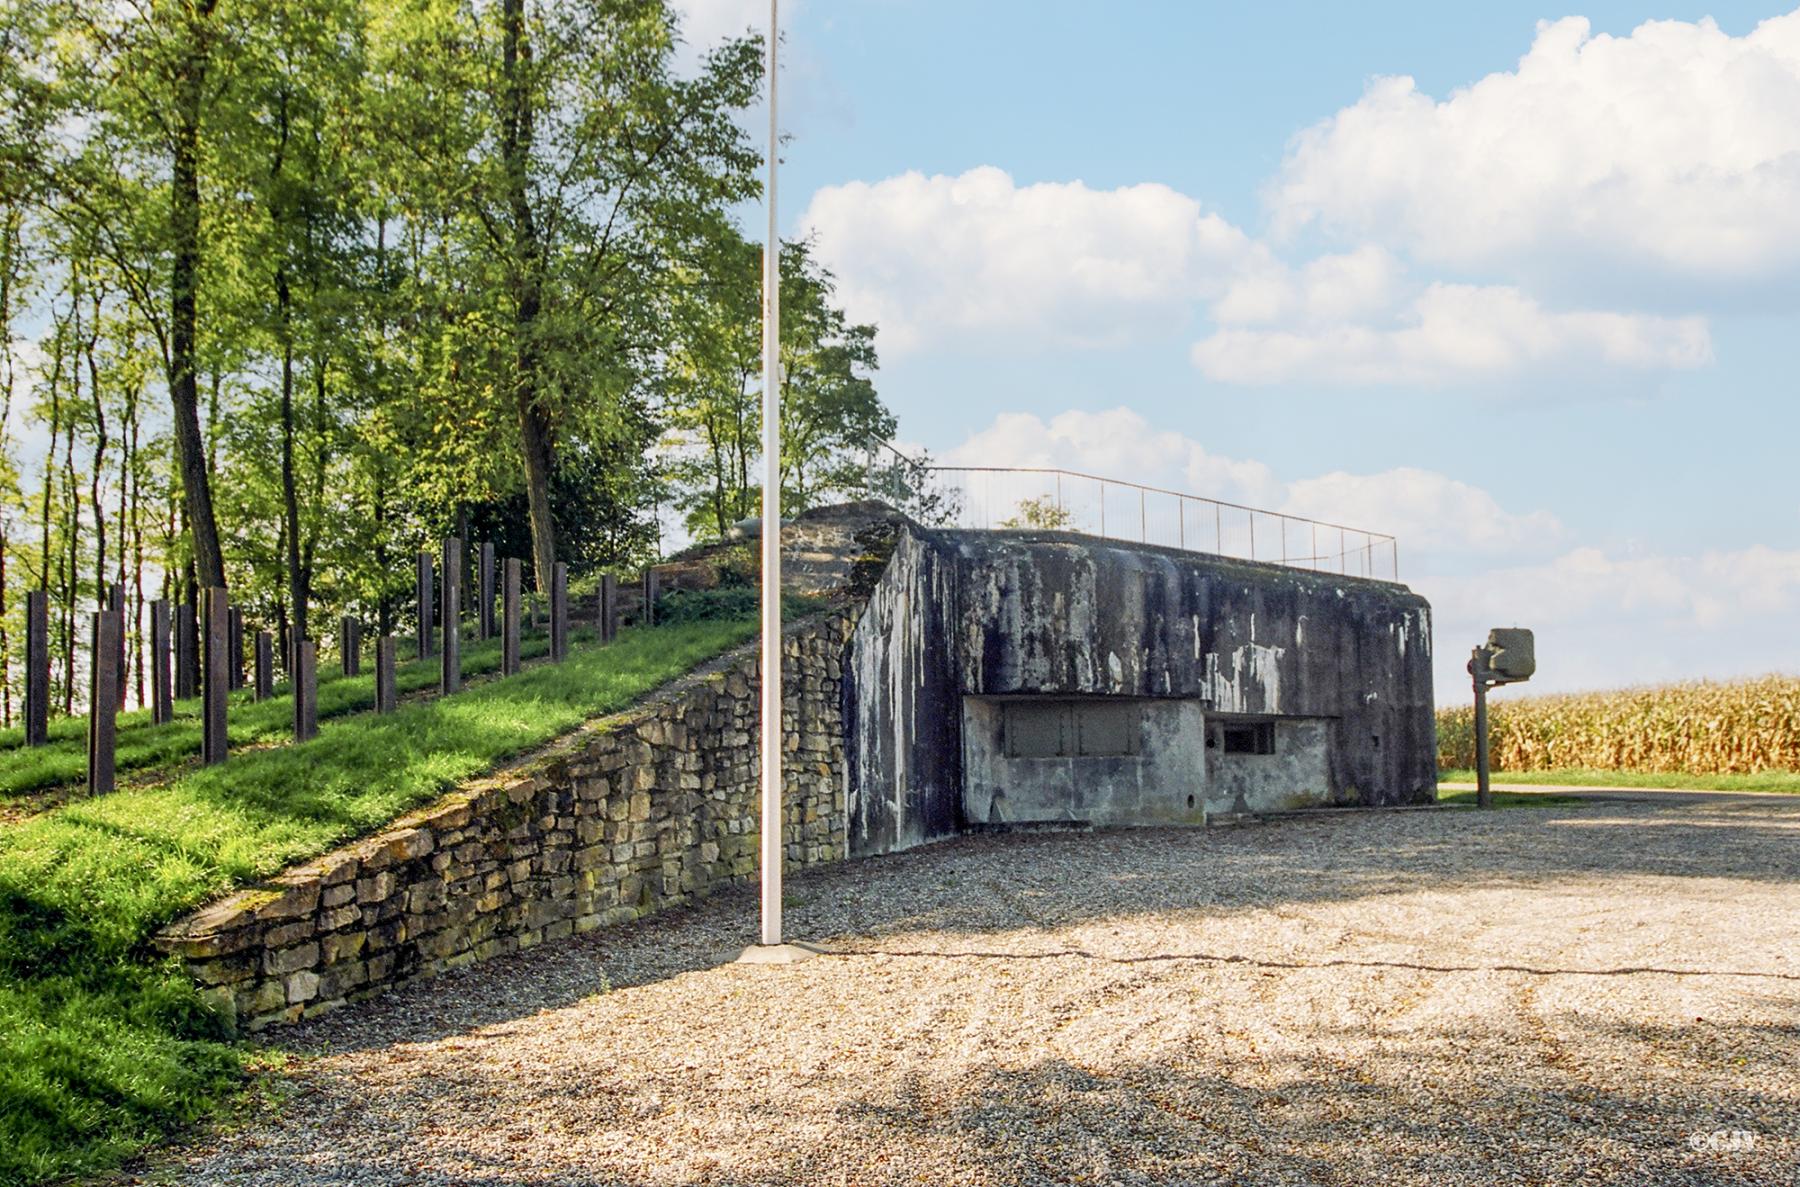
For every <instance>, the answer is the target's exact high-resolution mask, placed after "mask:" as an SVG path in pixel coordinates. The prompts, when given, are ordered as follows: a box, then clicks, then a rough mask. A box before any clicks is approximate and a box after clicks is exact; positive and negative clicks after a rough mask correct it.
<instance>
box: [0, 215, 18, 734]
mask: <svg viewBox="0 0 1800 1187" xmlns="http://www.w3.org/2000/svg"><path fill="white" fill-rule="evenodd" d="M18 242H19V208H18V206H17V205H16V204H14V203H12V202H8V203H7V204H6V221H5V222H4V223H3V224H0V366H4V367H5V368H6V378H5V387H4V388H0V441H5V440H7V439H8V437H7V434H8V432H9V431H10V429H11V426H12V397H13V352H12V284H13V279H12V278H13V270H14V268H15V267H16V265H17V261H18ZM21 510H23V508H21ZM6 545H7V540H6V520H5V517H3V516H0V725H5V726H7V727H8V728H10V727H11V726H12V702H13V696H12V647H11V646H10V645H9V643H10V640H9V639H8V637H7V633H6Z"/></svg>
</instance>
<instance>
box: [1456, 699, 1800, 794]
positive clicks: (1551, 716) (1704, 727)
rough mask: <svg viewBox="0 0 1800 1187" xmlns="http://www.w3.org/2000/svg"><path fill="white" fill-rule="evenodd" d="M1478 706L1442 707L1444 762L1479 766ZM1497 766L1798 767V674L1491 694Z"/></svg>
mask: <svg viewBox="0 0 1800 1187" xmlns="http://www.w3.org/2000/svg"><path fill="white" fill-rule="evenodd" d="M1474 717H1475V710H1474V708H1473V707H1472V706H1462V707H1460V708H1455V709H1442V710H1439V712H1438V715H1437V723H1438V766H1439V767H1440V768H1441V769H1443V770H1467V769H1468V768H1470V767H1473V766H1474V765H1475V728H1474V725H1475V723H1474ZM1488 730H1489V733H1488V738H1489V746H1490V747H1491V753H1490V760H1491V763H1492V766H1493V769H1494V770H1496V771H1546V770H1561V769H1568V768H1590V769H1598V770H1615V771H1652V772H1659V773H1668V772H1686V773H1689V774H1695V775H1734V774H1753V773H1755V772H1758V771H1769V770H1800V677H1796V676H1764V677H1762V678H1760V679H1756V680H1743V681H1734V682H1732V683H1728V684H1715V683H1712V682H1709V681H1703V682H1696V683H1691V684H1668V685H1662V686H1660V687H1655V688H1629V689H1622V690H1619V691H1617V692H1591V693H1572V694H1568V695H1562V696H1542V697H1512V696H1509V695H1508V694H1507V693H1506V692H1501V693H1500V694H1499V695H1498V696H1493V697H1490V698H1489V700H1488Z"/></svg>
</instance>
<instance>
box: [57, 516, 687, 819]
mask: <svg viewBox="0 0 1800 1187" xmlns="http://www.w3.org/2000/svg"><path fill="white" fill-rule="evenodd" d="M462 554H463V542H462V540H461V539H459V538H457V537H450V538H448V539H446V540H445V541H444V546H443V553H442V570H443V583H442V589H441V591H436V592H437V593H438V596H437V597H434V596H433V595H434V588H433V587H434V585H435V577H436V574H435V572H434V565H433V557H432V555H431V554H430V553H429V552H421V553H420V554H419V563H418V607H419V615H418V617H419V656H420V658H425V657H427V656H429V655H431V654H432V653H433V651H434V650H436V651H437V652H438V653H439V654H440V655H441V657H442V661H441V666H440V677H439V689H440V691H441V692H443V693H446V694H448V693H452V692H456V691H458V690H459V689H461V687H462V584H463V582H462ZM477 557H478V559H477V583H478V588H479V594H478V596H479V604H478V606H477V608H476V615H475V629H476V633H477V636H478V637H479V638H481V639H484V640H485V639H490V638H492V637H493V636H494V635H495V633H496V629H495V628H496V626H498V628H499V631H498V633H499V634H500V635H501V636H502V641H501V663H500V670H501V674H502V675H506V676H511V675H514V674H516V673H517V672H518V671H519V670H520V657H519V636H520V627H521V625H522V624H521V609H522V606H521V603H522V600H523V599H522V590H521V584H522V577H523V565H522V564H521V562H520V561H518V560H516V559H513V558H508V559H506V561H505V563H504V565H503V567H502V579H501V586H502V589H501V598H500V601H501V612H500V616H499V618H500V620H499V622H498V623H496V621H495V614H494V592H495V591H494V584H495V582H494V576H495V573H494V559H495V558H494V546H493V545H492V544H489V543H483V544H481V545H480V546H479V548H478V550H477ZM657 592H658V591H657V578H656V571H655V570H654V569H649V568H646V569H645V570H644V577H643V594H644V611H643V622H644V623H645V624H646V625H649V624H650V623H651V622H652V621H653V619H654V612H655V605H656V597H657ZM124 599H125V591H124V587H123V586H118V585H114V586H113V587H112V588H111V589H110V591H109V596H108V599H107V604H106V607H105V608H104V609H102V610H99V611H96V612H94V613H93V614H92V615H91V616H90V624H89V632H90V652H89V654H90V656H91V657H92V658H91V660H90V664H89V667H90V672H89V700H88V785H89V788H90V790H91V791H92V792H93V793H95V794H100V793H104V792H109V791H111V790H113V788H114V786H115V781H116V761H115V760H116V742H117V723H116V720H115V719H116V717H117V715H118V713H119V712H120V710H121V708H122V707H123V705H124V700H125V687H126V680H125V676H126V665H125V610H124ZM549 601H550V606H549V619H550V621H549V628H550V659H551V661H552V662H555V663H560V662H562V661H563V660H564V659H566V658H568V653H569V567H568V565H567V564H565V563H563V562H561V561H558V562H557V563H556V566H555V568H554V569H553V570H552V573H551V580H550V599H549ZM434 609H437V610H438V611H439V612H438V614H437V615H436V624H435V629H434V622H433V619H434V615H433V611H434ZM174 610H175V615H174V618H173V621H171V615H170V606H169V603H168V602H167V601H166V600H164V599H157V600H155V601H153V602H151V603H150V671H151V677H150V687H151V697H150V720H151V721H152V723H155V724H161V723H163V722H167V721H171V720H173V719H174V715H175V709H174V702H175V700H176V699H186V698H190V697H193V696H195V695H198V696H200V697H201V714H200V716H201V725H202V737H201V748H200V753H201V762H202V763H204V764H207V765H211V764H214V763H221V762H224V761H225V758H226V755H227V752H228V744H227V733H226V714H225V705H226V693H227V692H229V691H231V690H233V689H238V688H242V687H243V684H244V671H243V654H244V648H243V629H244V626H243V614H242V611H241V610H240V609H239V608H237V607H235V606H232V605H231V604H230V602H229V600H228V597H227V594H226V591H225V590H223V589H218V588H212V589H208V590H206V591H205V594H204V597H203V599H202V604H201V606H200V607H199V608H198V610H197V608H196V607H195V606H194V605H192V604H177V605H176V606H175V607H174ZM595 610H596V615H595V618H596V622H595V626H596V628H597V631H598V633H599V636H600V641H601V642H602V643H610V642H612V641H613V639H614V638H615V637H616V636H617V634H618V624H619V607H618V580H617V578H616V577H615V576H614V575H613V574H612V573H606V574H603V575H602V576H601V579H600V587H599V590H598V594H597V596H596V598H595ZM536 620H537V610H536V606H535V605H534V606H533V608H532V623H533V625H534V626H535V625H536ZM49 621H50V620H49V595H48V593H47V592H46V591H44V590H41V589H40V590H30V591H28V592H27V593H26V598H25V653H26V655H25V705H24V709H25V713H24V718H25V720H24V725H25V744H26V745H27V746H41V745H43V744H45V743H46V742H47V741H48V740H49V704H50V695H49V693H50V648H49V641H50V628H49ZM171 628H173V629H171ZM171 634H173V638H171ZM362 635H363V628H362V623H361V622H360V621H358V620H357V619H356V618H353V617H349V616H346V617H344V618H343V619H342V620H341V621H340V623H339V626H338V649H339V656H340V663H341V664H342V670H343V674H344V675H346V676H355V675H358V674H360V672H361V670H362ZM434 635H435V636H437V637H436V638H434ZM434 643H437V644H439V645H438V646H437V647H435V648H434V646H433V645H434ZM288 652H289V655H288V658H289V664H288V668H289V674H290V676H291V678H292V684H293V698H294V739H295V741H298V742H304V741H306V740H308V739H310V738H313V737H315V736H316V735H317V734H318V732H319V691H318V644H317V643H316V642H314V641H313V640H310V639H303V638H298V637H296V638H294V639H293V640H291V646H290V647H289V648H288ZM395 658H396V656H395V641H394V637H393V636H392V635H383V636H381V637H380V638H379V639H378V640H377V641H376V644H375V711H376V712H377V713H392V712H394V710H395V709H396V708H397V707H398V701H399V698H398V695H397V687H396V683H395ZM171 660H173V661H174V662H173V663H171V662H170V661H171ZM274 668H275V646H274V635H273V634H272V633H271V632H269V631H259V632H257V635H256V641H255V658H254V664H253V677H254V684H253V688H254V695H255V699H256V700H258V701H263V700H268V699H269V698H270V697H272V696H273V695H274V687H275V671H274Z"/></svg>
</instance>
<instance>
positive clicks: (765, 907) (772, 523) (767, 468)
mask: <svg viewBox="0 0 1800 1187" xmlns="http://www.w3.org/2000/svg"><path fill="white" fill-rule="evenodd" d="M778 3H779V0H769V67H768V78H769V188H768V193H767V199H766V200H767V205H768V213H769V236H768V238H767V239H766V240H764V243H763V398H762V418H763V423H762V451H763V489H762V942H763V943H764V944H766V945H773V944H779V943H781V857H782V844H781V377H780V370H781V354H780V351H781V259H780V256H781V239H780V228H779V226H778V225H777V222H776V203H775V167H776V153H777V152H778V151H779V149H780V145H779V144H778V143H777V135H778V133H777V126H776V118H775V85H776V70H775V65H776V62H775V51H776V47H777V45H778V43H779V40H780V30H781V25H780V21H779V17H778V14H777V12H776V6H777V4H778Z"/></svg>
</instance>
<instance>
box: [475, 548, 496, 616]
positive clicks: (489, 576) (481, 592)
mask: <svg viewBox="0 0 1800 1187" xmlns="http://www.w3.org/2000/svg"><path fill="white" fill-rule="evenodd" d="M475 556H476V560H475V568H476V582H475V585H476V591H475V597H476V599H477V602H478V604H477V606H476V608H475V634H476V637H477V638H480V639H484V640H485V639H492V638H493V637H494V546H493V544H492V543H485V544H483V545H482V546H481V547H480V548H479V549H477V550H476V553H475Z"/></svg>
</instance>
